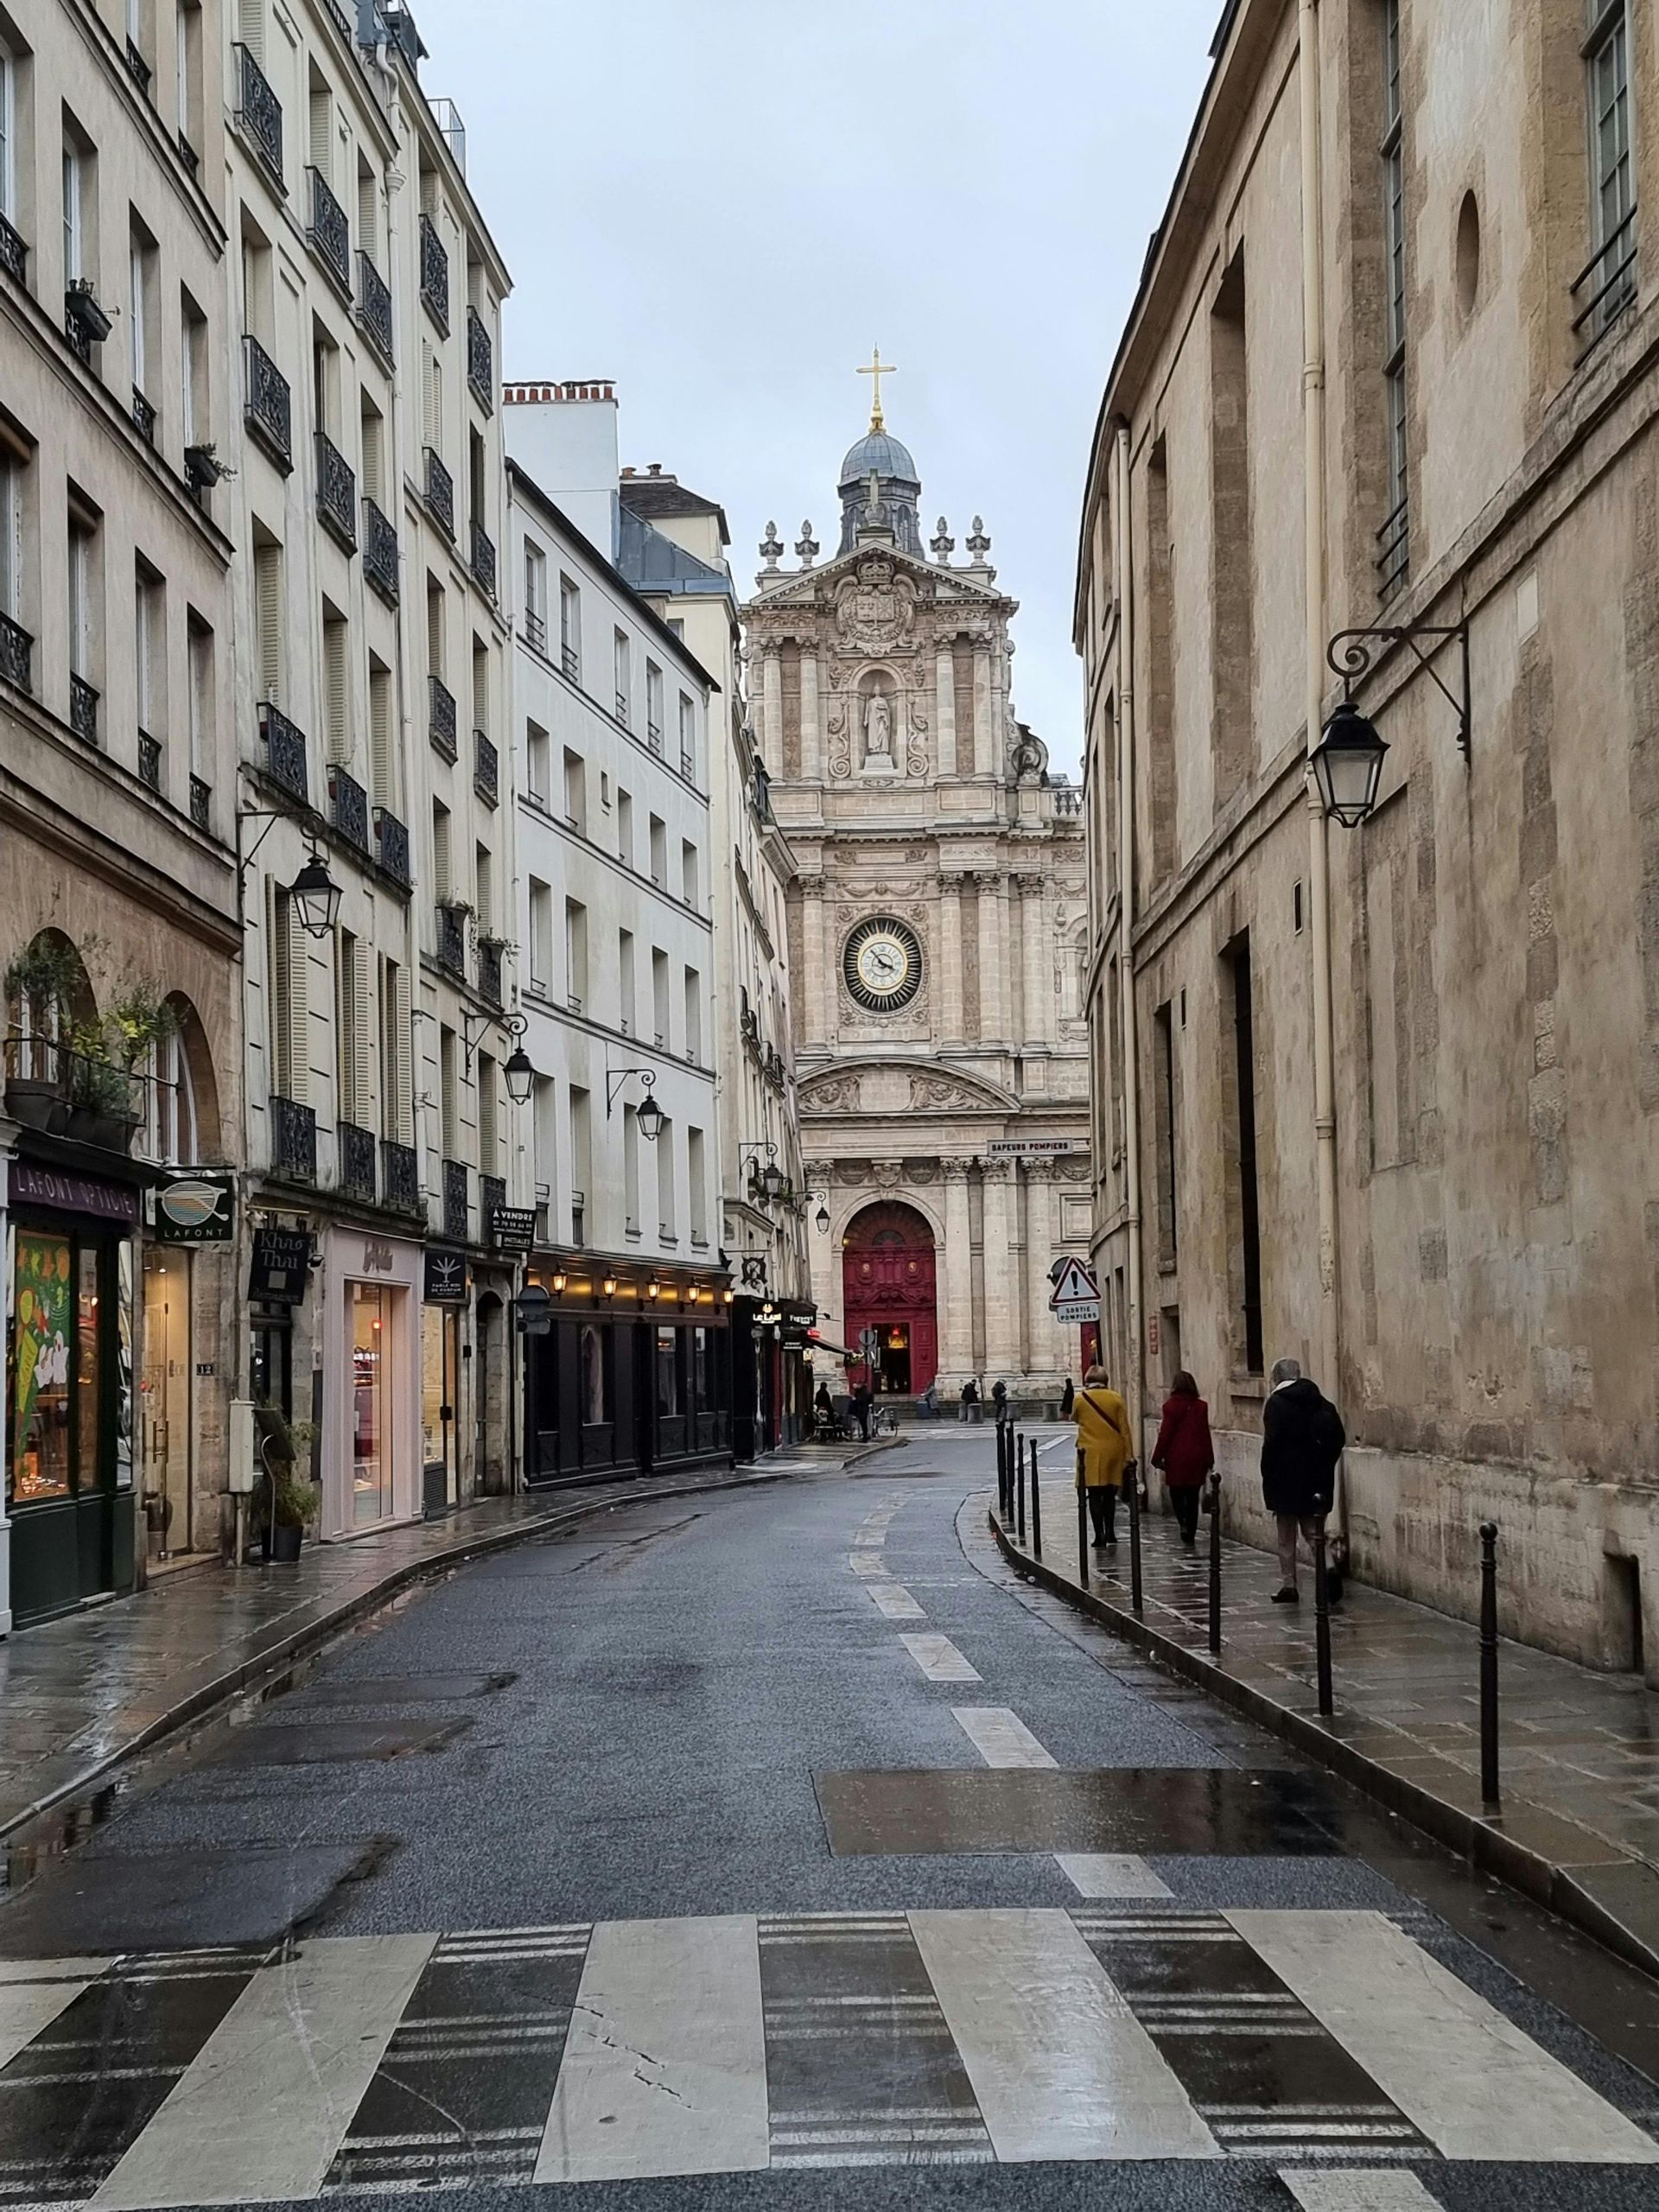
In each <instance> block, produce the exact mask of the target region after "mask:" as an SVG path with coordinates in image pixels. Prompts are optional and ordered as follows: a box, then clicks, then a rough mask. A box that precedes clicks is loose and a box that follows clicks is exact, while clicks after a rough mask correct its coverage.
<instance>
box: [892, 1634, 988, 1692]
mask: <svg viewBox="0 0 1659 2212" xmlns="http://www.w3.org/2000/svg"><path fill="white" fill-rule="evenodd" d="M899 1643H902V1644H903V1645H904V1647H905V1649H906V1651H908V1652H909V1654H910V1656H911V1657H912V1659H913V1660H914V1661H915V1662H916V1664H917V1665H918V1667H919V1668H920V1669H921V1670H922V1672H923V1674H925V1675H926V1677H927V1679H928V1681H930V1682H981V1681H984V1679H985V1677H984V1676H983V1675H982V1674H981V1673H980V1671H979V1669H978V1668H977V1667H970V1666H969V1663H968V1662H967V1661H966V1660H965V1659H964V1658H963V1656H962V1654H961V1652H960V1651H958V1650H957V1647H956V1645H955V1644H954V1643H951V1641H950V1637H948V1636H901V1637H899Z"/></svg>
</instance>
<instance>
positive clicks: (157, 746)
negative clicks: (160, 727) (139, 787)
mask: <svg viewBox="0 0 1659 2212" xmlns="http://www.w3.org/2000/svg"><path fill="white" fill-rule="evenodd" d="M138 780H139V782H140V783H141V784H148V785H149V788H150V789H151V791H160V789H161V788H162V741H161V739H160V738H159V737H152V736H151V735H150V734H149V731H148V730H147V729H141V730H140V731H139V733H138Z"/></svg>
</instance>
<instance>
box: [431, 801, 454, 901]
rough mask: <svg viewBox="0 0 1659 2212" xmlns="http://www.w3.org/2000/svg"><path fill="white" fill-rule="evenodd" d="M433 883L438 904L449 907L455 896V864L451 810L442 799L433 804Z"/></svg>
mask: <svg viewBox="0 0 1659 2212" xmlns="http://www.w3.org/2000/svg"><path fill="white" fill-rule="evenodd" d="M432 882H433V887H434V889H435V891H436V893H437V897H438V904H439V905H440V906H448V903H449V901H450V900H451V899H453V898H454V895H455V881H454V863H453V861H452V859H451V855H450V850H449V810H448V807H447V806H446V805H445V804H443V801H442V799H436V798H435V799H434V800H433V802H432Z"/></svg>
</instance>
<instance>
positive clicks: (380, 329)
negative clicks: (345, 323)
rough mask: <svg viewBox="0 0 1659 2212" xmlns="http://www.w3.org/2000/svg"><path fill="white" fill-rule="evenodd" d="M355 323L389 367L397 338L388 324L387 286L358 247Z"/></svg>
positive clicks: (394, 357) (394, 359) (389, 299)
mask: <svg viewBox="0 0 1659 2212" xmlns="http://www.w3.org/2000/svg"><path fill="white" fill-rule="evenodd" d="M357 322H358V327H359V330H361V332H362V333H363V335H364V336H365V338H366V339H367V340H368V341H369V343H370V344H371V345H372V346H373V348H374V350H375V352H376V353H378V355H379V356H380V359H382V360H383V361H384V362H385V365H386V366H387V368H389V369H390V368H391V367H393V366H394V365H395V364H396V361H397V340H396V338H395V336H394V334H393V327H392V315H391V285H390V284H388V283H387V282H386V280H385V277H383V276H382V275H381V274H380V271H379V270H378V269H377V268H376V267H375V265H374V263H373V261H372V259H371V257H369V255H367V254H366V253H365V252H364V251H363V250H362V248H361V247H360V246H359V249H358V255H357Z"/></svg>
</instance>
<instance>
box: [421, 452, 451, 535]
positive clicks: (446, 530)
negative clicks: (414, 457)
mask: <svg viewBox="0 0 1659 2212" xmlns="http://www.w3.org/2000/svg"><path fill="white" fill-rule="evenodd" d="M426 505H427V511H428V512H429V514H430V515H431V517H432V519H433V521H434V522H435V523H436V524H437V525H438V528H439V529H440V530H441V531H442V532H443V534H444V536H445V537H449V538H453V537H454V534H455V480H454V477H453V476H452V475H451V474H449V472H448V469H447V468H446V467H444V465H443V462H442V460H441V459H440V458H439V456H438V455H437V454H435V453H434V451H433V450H432V448H431V447H430V446H428V448H426Z"/></svg>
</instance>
